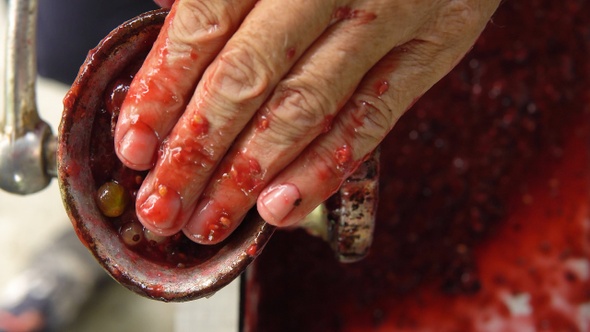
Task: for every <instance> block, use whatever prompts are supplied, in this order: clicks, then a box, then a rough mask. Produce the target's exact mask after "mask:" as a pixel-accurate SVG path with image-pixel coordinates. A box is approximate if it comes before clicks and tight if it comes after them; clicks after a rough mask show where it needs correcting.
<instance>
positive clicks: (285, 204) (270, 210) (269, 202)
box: [258, 183, 301, 225]
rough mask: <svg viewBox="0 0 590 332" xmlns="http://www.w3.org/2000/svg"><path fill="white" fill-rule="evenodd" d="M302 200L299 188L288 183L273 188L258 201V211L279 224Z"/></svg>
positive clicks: (268, 220) (270, 220) (266, 218)
mask: <svg viewBox="0 0 590 332" xmlns="http://www.w3.org/2000/svg"><path fill="white" fill-rule="evenodd" d="M300 202H301V194H300V193H299V189H297V187H296V186H295V185H293V184H290V183H287V184H282V185H280V186H276V187H274V188H271V189H270V191H268V192H267V193H264V194H263V195H262V197H261V199H260V200H259V201H258V212H259V213H260V215H261V216H262V217H263V218H264V219H265V220H266V221H267V222H270V223H272V224H274V225H276V224H279V223H280V222H281V221H282V220H283V219H284V218H285V217H286V216H287V215H288V214H289V213H290V212H291V211H292V210H293V209H294V208H295V206H297V205H299V203H300Z"/></svg>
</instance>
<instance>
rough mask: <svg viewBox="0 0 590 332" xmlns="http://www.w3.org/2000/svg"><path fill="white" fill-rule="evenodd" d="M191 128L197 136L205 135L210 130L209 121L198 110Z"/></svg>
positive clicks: (192, 120)
mask: <svg viewBox="0 0 590 332" xmlns="http://www.w3.org/2000/svg"><path fill="white" fill-rule="evenodd" d="M191 129H192V131H193V133H194V134H195V135H197V137H201V136H204V135H206V134H207V132H208V131H209V121H207V118H205V117H204V116H202V115H201V114H199V113H198V112H197V113H195V115H194V116H193V118H192V119H191Z"/></svg>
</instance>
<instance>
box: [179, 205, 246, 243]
mask: <svg viewBox="0 0 590 332" xmlns="http://www.w3.org/2000/svg"><path fill="white" fill-rule="evenodd" d="M228 209H229V208H223V207H222V206H221V205H220V204H219V203H217V202H215V201H213V200H205V201H202V202H200V203H199V204H198V205H197V208H196V209H195V214H194V215H193V216H192V217H191V219H190V220H189V222H188V223H187V224H186V226H185V227H184V229H183V231H184V234H185V235H187V237H189V238H190V239H191V240H193V241H194V242H197V243H200V244H215V243H219V242H220V241H223V240H224V239H225V238H226V237H227V236H228V235H229V234H230V232H231V231H233V230H234V228H235V226H236V225H237V224H239V223H240V222H241V221H242V219H243V217H239V218H235V217H233V216H231V215H229V213H228V212H227V210H228Z"/></svg>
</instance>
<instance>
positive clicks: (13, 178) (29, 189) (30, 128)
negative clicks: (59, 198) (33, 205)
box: [0, 0, 57, 195]
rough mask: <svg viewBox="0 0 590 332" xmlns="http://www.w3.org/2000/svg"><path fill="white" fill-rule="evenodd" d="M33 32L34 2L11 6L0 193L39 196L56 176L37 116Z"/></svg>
mask: <svg viewBox="0 0 590 332" xmlns="http://www.w3.org/2000/svg"><path fill="white" fill-rule="evenodd" d="M36 29H37V0H13V1H10V2H9V18H8V35H7V40H6V41H7V45H6V73H5V77H4V82H5V87H4V98H5V99H4V114H3V116H2V117H0V121H1V122H0V188H2V189H4V190H6V191H8V192H11V193H15V194H21V195H26V194H31V193H34V192H37V191H40V190H41V189H43V188H45V187H47V185H49V182H50V181H51V177H56V176H57V170H56V159H55V158H56V139H55V137H54V136H53V134H52V132H51V127H50V126H49V125H48V124H47V123H46V122H44V121H43V120H41V118H40V117H39V114H38V112H37V104H36V98H35V81H36V78H37V61H36V59H37V58H36V35H37V33H36Z"/></svg>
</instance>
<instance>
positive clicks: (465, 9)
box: [425, 0, 489, 47]
mask: <svg viewBox="0 0 590 332" xmlns="http://www.w3.org/2000/svg"><path fill="white" fill-rule="evenodd" d="M488 18H489V17H487V16H486V14H485V13H484V11H483V10H480V8H479V7H478V6H477V4H475V3H474V1H472V0H454V1H448V2H446V3H445V5H444V6H443V7H442V8H441V9H440V12H439V13H438V18H437V19H436V20H433V21H432V23H431V24H430V25H428V28H427V31H428V34H429V35H430V37H427V38H425V39H427V40H429V41H431V42H433V43H434V44H436V45H439V46H441V47H444V46H445V45H447V44H448V43H449V42H453V41H454V42H467V41H469V42H468V43H471V40H472V39H474V38H475V37H476V36H477V35H478V34H479V33H480V32H481V29H483V27H484V25H485V22H486V21H487V19H488Z"/></svg>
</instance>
